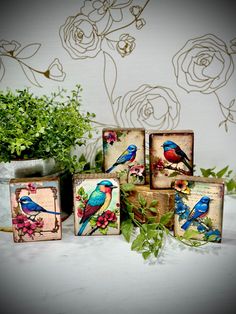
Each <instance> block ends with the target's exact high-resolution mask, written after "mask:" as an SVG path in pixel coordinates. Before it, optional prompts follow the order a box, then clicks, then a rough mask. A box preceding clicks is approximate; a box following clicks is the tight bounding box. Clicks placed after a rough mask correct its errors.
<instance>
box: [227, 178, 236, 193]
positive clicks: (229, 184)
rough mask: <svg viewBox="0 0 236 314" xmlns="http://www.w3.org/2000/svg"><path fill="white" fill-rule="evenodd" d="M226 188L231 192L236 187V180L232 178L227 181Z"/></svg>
mask: <svg viewBox="0 0 236 314" xmlns="http://www.w3.org/2000/svg"><path fill="white" fill-rule="evenodd" d="M226 188H227V190H228V192H231V191H233V190H235V189H236V181H235V180H233V179H230V180H229V181H228V182H226Z"/></svg>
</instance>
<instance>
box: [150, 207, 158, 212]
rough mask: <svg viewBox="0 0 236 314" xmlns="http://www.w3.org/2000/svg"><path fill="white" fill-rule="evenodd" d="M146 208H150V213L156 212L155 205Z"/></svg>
mask: <svg viewBox="0 0 236 314" xmlns="http://www.w3.org/2000/svg"><path fill="white" fill-rule="evenodd" d="M148 210H150V211H151V212H152V213H157V211H158V210H157V208H156V207H149V208H148Z"/></svg>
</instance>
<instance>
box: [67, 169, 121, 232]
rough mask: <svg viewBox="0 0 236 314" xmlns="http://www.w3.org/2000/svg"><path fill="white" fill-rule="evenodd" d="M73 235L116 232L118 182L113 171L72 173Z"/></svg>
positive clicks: (118, 195) (118, 204)
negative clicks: (108, 172)
mask: <svg viewBox="0 0 236 314" xmlns="http://www.w3.org/2000/svg"><path fill="white" fill-rule="evenodd" d="M73 191H74V192H73V194H74V218H75V220H74V222H75V235H78V236H84V235H109V234H113V235H115V234H119V233H120V184H119V180H118V178H117V176H116V175H115V174H102V173H101V174H88V175H74V178H73Z"/></svg>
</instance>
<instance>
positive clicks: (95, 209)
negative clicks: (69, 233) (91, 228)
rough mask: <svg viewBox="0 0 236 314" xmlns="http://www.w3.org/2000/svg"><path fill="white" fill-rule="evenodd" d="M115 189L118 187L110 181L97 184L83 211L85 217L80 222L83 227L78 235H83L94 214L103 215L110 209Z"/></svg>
mask: <svg viewBox="0 0 236 314" xmlns="http://www.w3.org/2000/svg"><path fill="white" fill-rule="evenodd" d="M115 188H117V186H114V185H113V184H112V183H111V181H109V180H102V181H101V182H99V183H98V184H97V186H96V188H95V190H94V191H93V192H92V193H91V194H90V196H89V199H88V202H87V203H86V206H85V209H84V211H83V216H82V218H81V220H80V224H82V226H81V227H80V229H79V232H78V235H82V233H83V231H84V229H85V228H86V226H87V224H88V222H89V220H90V219H91V218H92V216H93V215H94V214H97V213H99V212H100V213H102V212H104V211H105V210H106V209H107V208H108V206H109V205H110V203H111V199H112V190H113V189H115Z"/></svg>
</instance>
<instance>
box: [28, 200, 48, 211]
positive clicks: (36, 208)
mask: <svg viewBox="0 0 236 314" xmlns="http://www.w3.org/2000/svg"><path fill="white" fill-rule="evenodd" d="M27 209H28V210H32V211H39V212H42V211H46V210H45V209H44V208H43V207H42V206H40V205H39V204H37V203H35V202H33V201H32V202H29V203H28V204H27Z"/></svg>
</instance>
